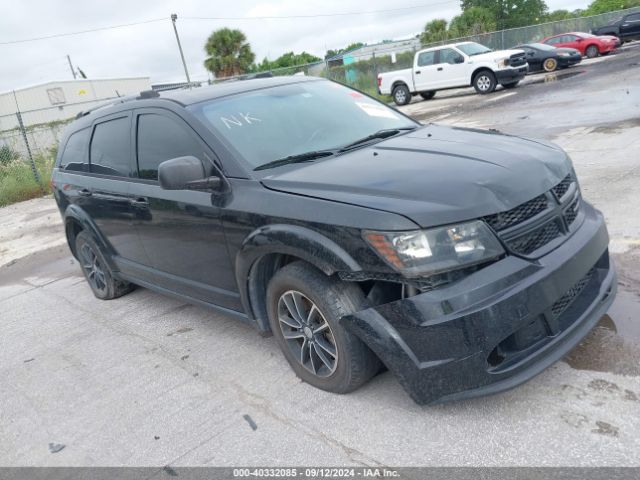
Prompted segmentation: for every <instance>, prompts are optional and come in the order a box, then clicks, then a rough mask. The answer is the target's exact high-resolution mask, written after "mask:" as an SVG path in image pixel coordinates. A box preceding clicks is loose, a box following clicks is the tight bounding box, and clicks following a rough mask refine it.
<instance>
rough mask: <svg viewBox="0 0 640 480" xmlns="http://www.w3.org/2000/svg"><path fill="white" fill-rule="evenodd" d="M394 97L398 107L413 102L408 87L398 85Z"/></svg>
mask: <svg viewBox="0 0 640 480" xmlns="http://www.w3.org/2000/svg"><path fill="white" fill-rule="evenodd" d="M392 95H393V101H394V102H395V103H396V105H406V104H407V103H409V102H410V101H411V92H410V91H409V89H408V88H407V86H406V85H398V86H397V87H396V88H394V89H393V94H392Z"/></svg>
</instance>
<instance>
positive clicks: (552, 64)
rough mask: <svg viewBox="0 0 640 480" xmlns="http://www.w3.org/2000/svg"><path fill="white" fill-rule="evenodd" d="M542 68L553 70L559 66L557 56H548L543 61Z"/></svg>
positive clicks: (547, 70)
mask: <svg viewBox="0 0 640 480" xmlns="http://www.w3.org/2000/svg"><path fill="white" fill-rule="evenodd" d="M542 68H543V70H544V71H545V72H553V71H555V70H556V69H557V68H558V60H556V59H555V58H547V59H546V60H545V61H544V62H543V63H542Z"/></svg>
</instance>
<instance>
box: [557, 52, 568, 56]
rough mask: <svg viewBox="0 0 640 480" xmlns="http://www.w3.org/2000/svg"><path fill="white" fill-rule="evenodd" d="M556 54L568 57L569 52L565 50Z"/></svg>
mask: <svg viewBox="0 0 640 480" xmlns="http://www.w3.org/2000/svg"><path fill="white" fill-rule="evenodd" d="M558 56H559V57H570V56H571V54H570V53H567V52H560V53H559V54H558Z"/></svg>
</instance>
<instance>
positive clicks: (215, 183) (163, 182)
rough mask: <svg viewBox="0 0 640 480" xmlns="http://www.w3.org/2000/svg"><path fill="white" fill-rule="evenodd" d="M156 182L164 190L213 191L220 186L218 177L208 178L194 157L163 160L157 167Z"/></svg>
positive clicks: (200, 163) (201, 164) (203, 168)
mask: <svg viewBox="0 0 640 480" xmlns="http://www.w3.org/2000/svg"><path fill="white" fill-rule="evenodd" d="M158 181H159V182H160V187H161V188H163V189H164V190H214V189H216V188H218V187H220V185H221V184H222V179H221V178H220V177H215V176H213V177H211V176H208V173H207V171H206V169H205V166H204V163H202V161H201V160H199V159H197V158H196V157H178V158H172V159H171V160H165V161H164V162H162V163H161V164H160V166H159V167H158Z"/></svg>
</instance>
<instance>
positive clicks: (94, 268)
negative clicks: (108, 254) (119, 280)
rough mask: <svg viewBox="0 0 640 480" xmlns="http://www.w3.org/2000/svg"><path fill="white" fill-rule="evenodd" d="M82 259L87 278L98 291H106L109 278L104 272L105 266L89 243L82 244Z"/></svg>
mask: <svg viewBox="0 0 640 480" xmlns="http://www.w3.org/2000/svg"><path fill="white" fill-rule="evenodd" d="M80 260H81V264H82V269H83V270H84V271H85V273H86V275H87V280H88V281H89V283H90V284H91V286H92V287H93V288H94V290H97V291H98V292H104V291H106V289H107V279H106V276H105V273H104V267H103V266H102V263H101V262H100V260H99V259H98V257H97V255H96V253H95V252H94V251H93V249H92V248H91V247H90V246H89V245H88V244H86V243H85V244H84V245H82V248H81V249H80Z"/></svg>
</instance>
